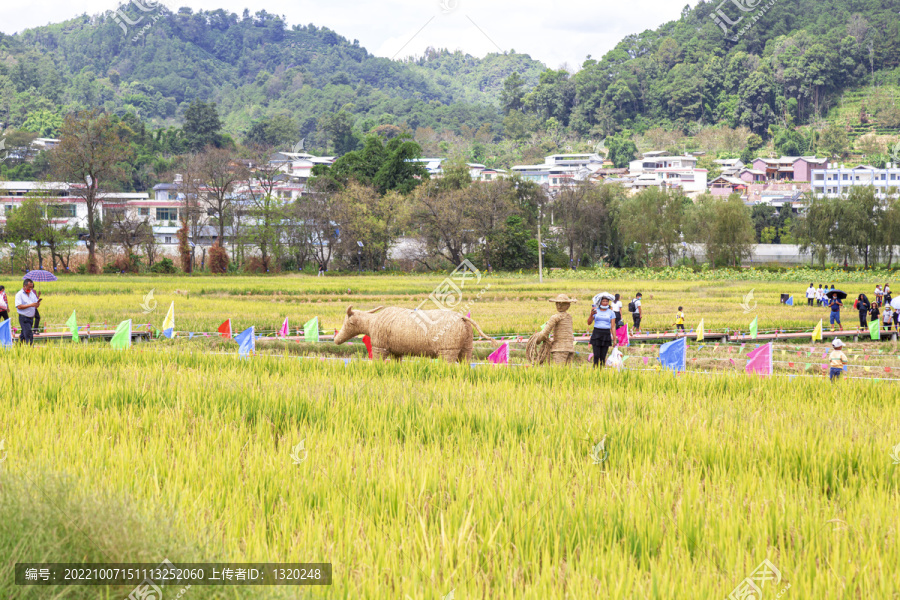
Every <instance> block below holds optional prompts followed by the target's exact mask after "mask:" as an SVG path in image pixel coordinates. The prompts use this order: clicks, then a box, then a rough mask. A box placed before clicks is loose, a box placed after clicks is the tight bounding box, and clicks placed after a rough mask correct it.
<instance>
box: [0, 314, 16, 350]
mask: <svg viewBox="0 0 900 600" xmlns="http://www.w3.org/2000/svg"><path fill="white" fill-rule="evenodd" d="M12 343H13V341H12V321H10V320H9V319H6V320H5V321H3V322H2V323H0V346H12Z"/></svg>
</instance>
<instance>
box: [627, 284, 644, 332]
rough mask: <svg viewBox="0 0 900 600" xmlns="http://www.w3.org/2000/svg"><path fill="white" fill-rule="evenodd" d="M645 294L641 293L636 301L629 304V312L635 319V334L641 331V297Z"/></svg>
mask: <svg viewBox="0 0 900 600" xmlns="http://www.w3.org/2000/svg"><path fill="white" fill-rule="evenodd" d="M642 296H643V294H641V293H640V292H638V293H637V295H636V296H635V297H634V300H632V301H631V302H629V303H628V312H630V313H631V317H632V318H633V319H634V332H635V333H639V332H640V331H641V317H642V316H643V311H642V310H641V297H642Z"/></svg>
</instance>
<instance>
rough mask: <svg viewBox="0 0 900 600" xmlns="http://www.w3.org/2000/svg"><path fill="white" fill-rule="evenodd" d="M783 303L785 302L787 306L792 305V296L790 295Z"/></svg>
mask: <svg viewBox="0 0 900 600" xmlns="http://www.w3.org/2000/svg"><path fill="white" fill-rule="evenodd" d="M785 304H787V305H788V306H793V305H794V297H793V296H791V297H790V298H788V299H787V302H785Z"/></svg>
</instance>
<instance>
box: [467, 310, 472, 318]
mask: <svg viewBox="0 0 900 600" xmlns="http://www.w3.org/2000/svg"><path fill="white" fill-rule="evenodd" d="M466 318H467V319H471V318H472V311H471V310H470V311H469V312H467V313H466Z"/></svg>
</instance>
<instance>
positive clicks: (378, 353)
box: [372, 348, 393, 362]
mask: <svg viewBox="0 0 900 600" xmlns="http://www.w3.org/2000/svg"><path fill="white" fill-rule="evenodd" d="M391 357H393V355H392V354H391V353H390V352H389V351H388V350H386V349H385V348H372V360H380V361H382V362H384V361H386V360H387V359H388V358H391Z"/></svg>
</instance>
